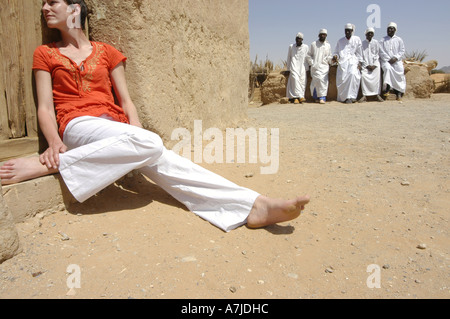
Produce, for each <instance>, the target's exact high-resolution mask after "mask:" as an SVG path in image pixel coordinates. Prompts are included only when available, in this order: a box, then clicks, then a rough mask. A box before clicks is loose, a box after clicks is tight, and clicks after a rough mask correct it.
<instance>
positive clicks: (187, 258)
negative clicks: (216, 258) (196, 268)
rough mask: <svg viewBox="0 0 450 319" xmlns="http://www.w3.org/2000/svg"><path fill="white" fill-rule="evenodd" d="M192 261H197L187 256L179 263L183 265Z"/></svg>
mask: <svg viewBox="0 0 450 319" xmlns="http://www.w3.org/2000/svg"><path fill="white" fill-rule="evenodd" d="M194 261H197V258H195V257H194V256H187V257H184V258H182V259H181V262H183V263H189V262H194Z"/></svg>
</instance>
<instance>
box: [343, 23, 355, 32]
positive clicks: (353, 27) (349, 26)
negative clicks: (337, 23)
mask: <svg viewBox="0 0 450 319" xmlns="http://www.w3.org/2000/svg"><path fill="white" fill-rule="evenodd" d="M347 29H351V30H353V31H355V26H354V25H353V24H351V23H347V24H346V25H345V30H347Z"/></svg>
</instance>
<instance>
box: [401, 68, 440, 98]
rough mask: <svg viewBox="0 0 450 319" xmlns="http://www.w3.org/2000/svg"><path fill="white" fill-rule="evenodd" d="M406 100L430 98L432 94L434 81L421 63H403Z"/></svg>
mask: <svg viewBox="0 0 450 319" xmlns="http://www.w3.org/2000/svg"><path fill="white" fill-rule="evenodd" d="M404 64H405V76H406V93H405V97H406V98H430V97H431V95H432V94H433V93H434V90H435V85H434V81H433V79H432V78H431V76H430V73H429V71H428V65H426V64H423V63H407V62H405V63H404Z"/></svg>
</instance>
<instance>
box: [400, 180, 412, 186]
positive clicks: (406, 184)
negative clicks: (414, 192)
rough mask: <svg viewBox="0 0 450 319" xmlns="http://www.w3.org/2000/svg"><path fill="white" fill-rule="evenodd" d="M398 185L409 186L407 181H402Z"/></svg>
mask: <svg viewBox="0 0 450 319" xmlns="http://www.w3.org/2000/svg"><path fill="white" fill-rule="evenodd" d="M400 184H401V185H402V186H409V185H410V183H409V182H408V181H402V182H401V183H400Z"/></svg>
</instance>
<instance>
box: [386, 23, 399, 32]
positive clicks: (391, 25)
mask: <svg viewBox="0 0 450 319" xmlns="http://www.w3.org/2000/svg"><path fill="white" fill-rule="evenodd" d="M390 27H394V28H395V30H397V23H395V22H391V23H389V25H388V28H390Z"/></svg>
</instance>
